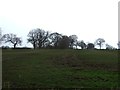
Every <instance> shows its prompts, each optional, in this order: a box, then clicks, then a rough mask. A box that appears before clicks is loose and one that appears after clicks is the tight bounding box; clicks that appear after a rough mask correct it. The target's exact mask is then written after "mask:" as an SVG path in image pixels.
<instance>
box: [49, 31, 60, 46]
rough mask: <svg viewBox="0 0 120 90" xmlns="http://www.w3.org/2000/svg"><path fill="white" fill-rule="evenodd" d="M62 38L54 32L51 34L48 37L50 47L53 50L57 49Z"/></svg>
mask: <svg viewBox="0 0 120 90" xmlns="http://www.w3.org/2000/svg"><path fill="white" fill-rule="evenodd" d="M61 38H62V35H61V34H59V33H57V32H55V33H51V34H50V36H49V39H50V45H51V46H53V47H54V48H58V44H59V41H60V39H61Z"/></svg>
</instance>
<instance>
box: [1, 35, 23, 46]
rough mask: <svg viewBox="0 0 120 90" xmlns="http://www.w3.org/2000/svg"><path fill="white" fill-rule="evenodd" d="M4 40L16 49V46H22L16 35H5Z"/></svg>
mask: <svg viewBox="0 0 120 90" xmlns="http://www.w3.org/2000/svg"><path fill="white" fill-rule="evenodd" d="M2 40H3V41H5V43H7V42H10V43H12V44H13V45H14V48H16V45H18V44H19V45H21V44H22V40H21V38H20V37H17V36H16V35H15V34H4V35H3V37H2Z"/></svg>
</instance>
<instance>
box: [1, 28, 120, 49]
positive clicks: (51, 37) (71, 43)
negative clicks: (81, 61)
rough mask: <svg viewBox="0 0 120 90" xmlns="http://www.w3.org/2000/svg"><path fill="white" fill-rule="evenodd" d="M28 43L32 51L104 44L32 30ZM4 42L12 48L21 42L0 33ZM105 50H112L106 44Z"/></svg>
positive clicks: (102, 41)
mask: <svg viewBox="0 0 120 90" xmlns="http://www.w3.org/2000/svg"><path fill="white" fill-rule="evenodd" d="M27 36H28V39H27V41H28V43H31V44H32V45H33V48H34V49H37V48H39V49H40V48H55V49H57V48H58V49H67V48H77V47H81V49H94V48H95V46H96V45H98V46H99V47H100V49H101V48H102V46H103V44H105V40H104V39H102V38H98V39H97V40H96V41H95V43H88V44H86V43H85V42H84V41H83V40H81V41H80V40H78V37H77V35H70V36H67V35H62V34H59V33H58V32H54V33H50V32H49V31H45V30H42V29H39V28H37V29H33V30H31V31H30V32H29V33H28V35H27ZM1 41H4V42H5V43H8V42H9V43H12V44H13V46H14V48H16V46H17V45H21V44H22V40H21V38H20V37H17V36H16V35H15V34H4V35H2V32H1V31H0V42H1ZM118 47H119V49H120V42H119V43H118ZM106 49H114V47H113V46H111V45H109V44H106Z"/></svg>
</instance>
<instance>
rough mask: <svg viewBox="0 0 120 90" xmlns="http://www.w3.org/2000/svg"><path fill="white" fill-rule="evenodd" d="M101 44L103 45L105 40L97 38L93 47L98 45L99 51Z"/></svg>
mask: <svg viewBox="0 0 120 90" xmlns="http://www.w3.org/2000/svg"><path fill="white" fill-rule="evenodd" d="M103 43H105V40H104V39H102V38H98V39H97V40H96V41H95V45H99V47H100V49H101V47H102V45H103Z"/></svg>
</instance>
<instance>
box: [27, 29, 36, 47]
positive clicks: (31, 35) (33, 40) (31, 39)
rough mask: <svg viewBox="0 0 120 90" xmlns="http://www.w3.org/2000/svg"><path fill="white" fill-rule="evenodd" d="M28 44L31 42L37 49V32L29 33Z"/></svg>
mask: <svg viewBox="0 0 120 90" xmlns="http://www.w3.org/2000/svg"><path fill="white" fill-rule="evenodd" d="M28 37H29V38H28V42H30V43H31V44H32V45H33V47H34V49H35V48H36V47H37V34H36V31H35V30H31V31H30V32H29V33H28Z"/></svg>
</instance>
